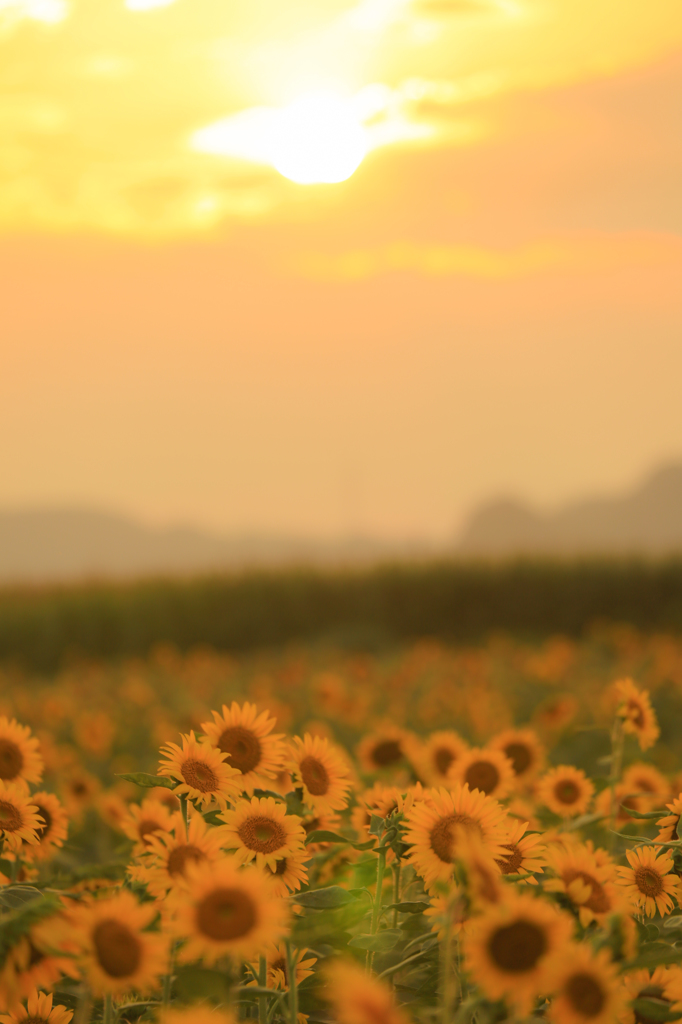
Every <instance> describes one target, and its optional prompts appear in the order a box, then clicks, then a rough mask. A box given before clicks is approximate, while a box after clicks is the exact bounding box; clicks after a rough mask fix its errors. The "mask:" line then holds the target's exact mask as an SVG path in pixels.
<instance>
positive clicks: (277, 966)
mask: <svg viewBox="0 0 682 1024" xmlns="http://www.w3.org/2000/svg"><path fill="white" fill-rule="evenodd" d="M292 953H293V957H294V965H295V970H296V984H297V985H300V984H301V982H302V981H305V979H306V978H311V977H312V975H313V972H312V971H311V969H310V968H311V967H312V966H313V964H316V963H317V957H316V956H313V957H308V959H306V955H307V953H308V950H307V949H295V950H292ZM265 960H266V963H267V970H268V977H267V987H268V988H277V989H284V991H286V990H287V989H288V988H289V977H288V973H287V950H286V946H285V945H284V943H283V942H280V944H279V945H278V946H271V947H269V948H268V949H267V950H266V951H265ZM251 966H252V968H253V971H254V973H255V974H256V976H257V975H258V963H257V962H256V961H254V962H253V963H252V965H251ZM250 984H255V982H251V983H250Z"/></svg>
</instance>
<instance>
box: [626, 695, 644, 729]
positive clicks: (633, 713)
mask: <svg viewBox="0 0 682 1024" xmlns="http://www.w3.org/2000/svg"><path fill="white" fill-rule="evenodd" d="M627 715H628V718H629V719H630V721H631V722H632V723H633V724H634V725H636V726H637V728H638V729H642V728H643V727H644V709H643V708H642V705H641V704H640V703H639V701H636V700H633V699H632V698H630V700H629V701H628V704H627Z"/></svg>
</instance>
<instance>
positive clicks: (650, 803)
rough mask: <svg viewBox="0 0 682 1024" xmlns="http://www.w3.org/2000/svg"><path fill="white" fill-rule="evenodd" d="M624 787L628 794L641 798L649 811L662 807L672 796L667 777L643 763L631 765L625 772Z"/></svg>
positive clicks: (650, 765)
mask: <svg viewBox="0 0 682 1024" xmlns="http://www.w3.org/2000/svg"><path fill="white" fill-rule="evenodd" d="M622 786H623V789H625V790H627V792H628V794H630V795H633V794H634V795H636V796H641V797H642V805H643V806H644V808H645V810H647V811H653V810H656V808H658V807H662V806H663V805H664V804H665V802H666V800H667V799H668V798H669V796H670V784H669V782H668V780H667V779H666V778H665V776H664V775H662V774H661V773H660V772H659V771H658V770H657V769H656V768H654V766H653V765H652V764H645V763H644V762H643V761H640V762H638V763H637V764H631V765H630V766H629V767H628V768H627V769H626V770H625V771H624V772H623V779H622Z"/></svg>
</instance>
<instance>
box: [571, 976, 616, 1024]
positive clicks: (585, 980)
mask: <svg viewBox="0 0 682 1024" xmlns="http://www.w3.org/2000/svg"><path fill="white" fill-rule="evenodd" d="M564 994H565V996H566V999H567V1000H568V1001H569V1003H570V1004H571V1007H572V1008H573V1009H574V1010H575V1011H576V1012H577V1013H579V1014H580V1015H581V1016H582V1017H596V1016H598V1014H600V1013H601V1011H602V1010H603V1009H604V1004H605V1002H606V995H605V993H604V990H603V989H602V987H601V985H600V984H599V982H598V981H597V980H596V978H594V977H593V975H591V974H587V973H585V974H574V975H572V977H570V978H569V979H568V981H567V982H566V984H565V985H564Z"/></svg>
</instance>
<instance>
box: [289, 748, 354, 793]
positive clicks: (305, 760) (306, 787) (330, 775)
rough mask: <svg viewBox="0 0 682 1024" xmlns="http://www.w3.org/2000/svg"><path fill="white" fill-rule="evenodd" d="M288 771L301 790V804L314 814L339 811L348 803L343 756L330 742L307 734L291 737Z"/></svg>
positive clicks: (348, 782)
mask: <svg viewBox="0 0 682 1024" xmlns="http://www.w3.org/2000/svg"><path fill="white" fill-rule="evenodd" d="M290 754H291V761H290V764H289V768H290V771H291V774H292V777H293V779H294V784H295V785H296V786H301V787H302V789H303V802H304V803H306V804H307V805H308V806H309V807H311V808H312V809H313V810H314V811H316V812H320V811H340V810H343V808H344V807H345V806H346V803H347V801H348V797H347V794H348V790H349V789H350V786H351V781H350V779H349V778H348V770H347V767H346V764H345V762H344V760H343V757H342V756H341V755H340V754H339V753H338V752H337V751H336V749H335V748H334V747H332V746H331V744H330V743H329V740H326V739H320V737H319V736H315V737H313V736H311V735H310V733H306V734H305V736H304V738H303V739H301V738H300V736H294V745H293V746H292V747H291V750H290Z"/></svg>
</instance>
